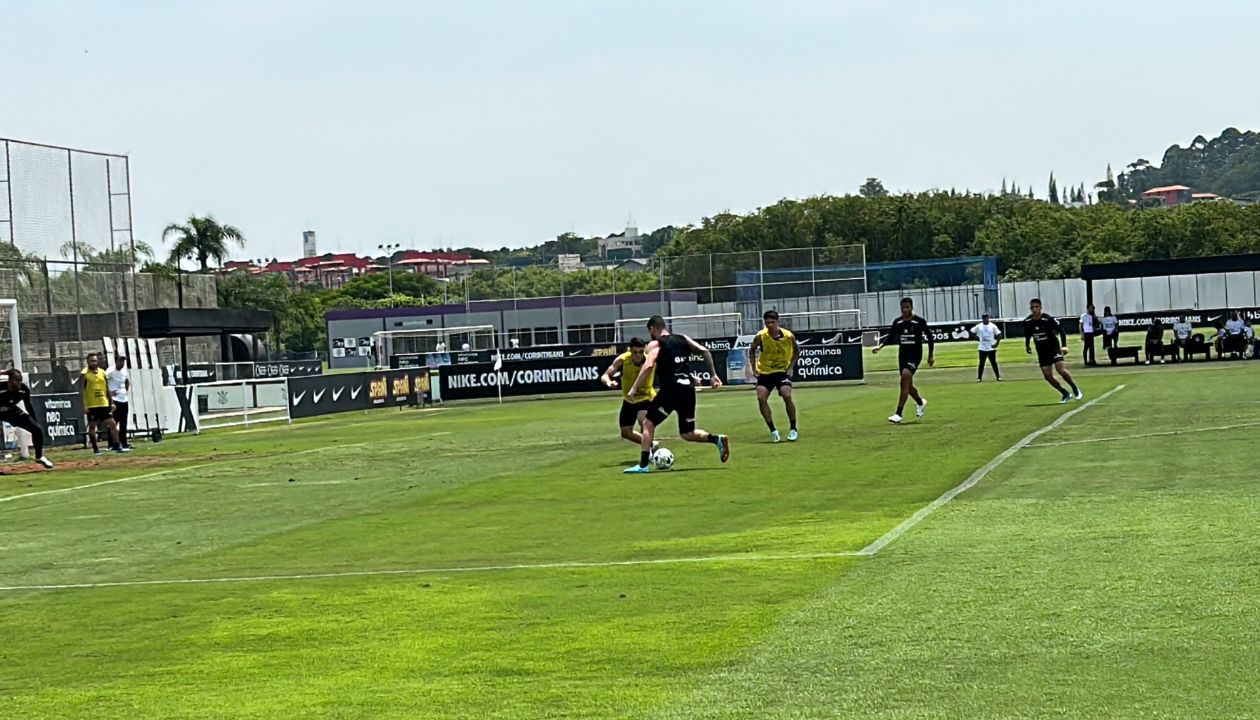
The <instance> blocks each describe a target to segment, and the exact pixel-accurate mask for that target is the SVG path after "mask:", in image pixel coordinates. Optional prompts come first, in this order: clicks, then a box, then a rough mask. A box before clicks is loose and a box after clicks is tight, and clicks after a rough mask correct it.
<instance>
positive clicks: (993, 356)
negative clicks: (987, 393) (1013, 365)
mask: <svg viewBox="0 0 1260 720" xmlns="http://www.w3.org/2000/svg"><path fill="white" fill-rule="evenodd" d="M989 364H990V365H992V366H993V376H994V377H996V378H997V379H998V382H1001V381H1002V371H1001V370H1000V369H998V364H997V350H990V351H989Z"/></svg>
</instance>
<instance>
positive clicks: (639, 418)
mask: <svg viewBox="0 0 1260 720" xmlns="http://www.w3.org/2000/svg"><path fill="white" fill-rule="evenodd" d="M639 409H640V406H639V405H631V404H630V403H628V402H626V401H625V400H622V401H621V412H619V413H617V426H618V427H619V428H621V437H623V438H625V439H626V440H629V441H630V442H632V443H634V444H635V445H642V444H643V435H641V434H640V433H637V432H635V431H634V424H635V423H636V422H637V423H638V424H639V427H643V415H644V413H643V412H640V411H639Z"/></svg>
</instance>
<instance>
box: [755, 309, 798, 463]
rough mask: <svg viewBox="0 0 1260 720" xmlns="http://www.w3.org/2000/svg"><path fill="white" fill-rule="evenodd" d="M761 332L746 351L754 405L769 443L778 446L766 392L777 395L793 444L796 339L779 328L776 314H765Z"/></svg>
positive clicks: (770, 311) (777, 431) (777, 437)
mask: <svg viewBox="0 0 1260 720" xmlns="http://www.w3.org/2000/svg"><path fill="white" fill-rule="evenodd" d="M762 320H764V321H765V324H766V326H765V328H764V329H762V330H761V332H759V333H757V334H756V336H754V337H753V341H752V346H751V347H750V348H748V360H749V362H751V363H753V366H754V367H755V368H756V372H757V405H758V407H760V408H761V417H762V418H764V419H765V421H766V427H768V428H770V441H771V442H779V430H778V429H777V428H776V427H775V426H774V413H773V412H772V411H771V410H770V392H771V391H773V390H778V391H779V396H780V397H782V398H783V407H784V408H786V409H787V416H788V422H789V423H791V428H790V429H789V430H788V440H789V441H790V442H796V438H797V437H798V434H797V432H796V402H795V401H794V400H792V368H793V367H794V366H795V365H796V354H797V345H796V336H795V335H793V334H792V331H791V330H788V329H786V328H781V327H779V313H777V312H775V311H773V310H767V311H766V314H765V315H762Z"/></svg>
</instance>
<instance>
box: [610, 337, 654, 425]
mask: <svg viewBox="0 0 1260 720" xmlns="http://www.w3.org/2000/svg"><path fill="white" fill-rule="evenodd" d="M646 360H647V343H645V342H643V340H641V339H639V338H637V337H636V338H630V349H628V350H626V352H623V353H622V354H620V355H618V356H617V359H615V360H613V361H612V365H609V366H608V369H607V370H605V371H604V376H603V377H602V378H600V379H601V380H603V381H604V384H605V385H607V386H608V387H610V388H612V389H614V390H616V389H617V381H616V380H613V375H616V374H617V373H621V413H620V414H619V415H618V417H617V424H618V425H619V426H620V427H621V437H623V438H625V439H627V440H629V441H630V442H632V443H634V444H635V445H639V444H641V443H642V442H643V436H642V435H640V434H639V433H637V432H635V431H634V426H635V423H638V425H639V427H640V428H642V427H643V418H644V417H645V416H646V415H647V411H648V405H649V404H650V403H651V402H652V398H654V397H656V388H655V387H653V381H654V379H655V377H656V370H655V369H652V370H650V371H648V376H647V379H646V380H645V381H644V382H643V384H642V386H640V387H639V390H638V394H636V395H631V394H630V389H631V388H633V387H634V384H635V381H636V380H638V379H639V372H640V371H641V370H642V369H643V363H644V362H645V361H646Z"/></svg>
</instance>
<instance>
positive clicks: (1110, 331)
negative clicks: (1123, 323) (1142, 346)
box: [1098, 306, 1120, 350]
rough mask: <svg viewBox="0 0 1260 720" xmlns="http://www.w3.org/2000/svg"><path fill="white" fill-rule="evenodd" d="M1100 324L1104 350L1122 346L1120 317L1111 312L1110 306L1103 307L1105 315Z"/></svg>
mask: <svg viewBox="0 0 1260 720" xmlns="http://www.w3.org/2000/svg"><path fill="white" fill-rule="evenodd" d="M1098 324H1099V325H1102V332H1103V350H1106V349H1107V348H1113V347H1120V318H1118V317H1116V316H1115V315H1114V314H1113V313H1112V312H1111V307H1110V306H1107V307H1105V308H1103V316H1102V319H1101V320H1099V321H1098Z"/></svg>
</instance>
